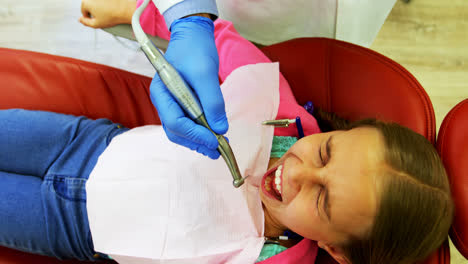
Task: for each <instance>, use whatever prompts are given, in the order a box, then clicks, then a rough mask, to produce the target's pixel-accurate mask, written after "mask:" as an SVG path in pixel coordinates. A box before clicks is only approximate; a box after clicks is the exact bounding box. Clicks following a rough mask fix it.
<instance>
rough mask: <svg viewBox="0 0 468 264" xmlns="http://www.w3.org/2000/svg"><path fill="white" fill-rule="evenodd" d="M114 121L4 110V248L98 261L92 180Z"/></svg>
mask: <svg viewBox="0 0 468 264" xmlns="http://www.w3.org/2000/svg"><path fill="white" fill-rule="evenodd" d="M126 130H127V129H126V128H123V129H122V128H120V126H118V125H117V124H113V123H112V122H110V121H109V120H105V119H98V120H90V119H87V118H85V117H75V116H71V115H63V114H56V113H50V112H41V111H27V110H18V109H13V110H1V111H0V150H1V151H0V183H1V184H0V200H1V201H0V245H3V246H7V247H11V248H16V249H20V250H23V251H27V252H32V253H37V254H43V255H49V256H55V257H57V258H75V259H80V260H93V255H94V253H95V252H94V249H93V244H92V238H91V234H90V231H89V223H88V216H87V211H86V190H85V185H86V180H87V179H88V177H89V174H90V173H91V171H92V169H93V168H94V166H95V164H96V162H97V159H98V157H99V155H100V154H101V153H102V152H103V151H104V150H105V148H106V147H107V145H108V144H109V142H110V140H111V139H112V137H114V136H116V135H118V134H120V133H123V132H125V131H126Z"/></svg>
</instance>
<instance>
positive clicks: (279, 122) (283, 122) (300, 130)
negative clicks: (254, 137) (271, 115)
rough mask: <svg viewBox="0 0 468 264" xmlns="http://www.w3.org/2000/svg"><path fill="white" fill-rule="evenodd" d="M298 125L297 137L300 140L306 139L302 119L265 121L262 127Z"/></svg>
mask: <svg viewBox="0 0 468 264" xmlns="http://www.w3.org/2000/svg"><path fill="white" fill-rule="evenodd" d="M293 123H296V128H297V137H298V138H299V139H301V138H303V137H304V129H303V128H302V122H301V118H300V117H298V116H297V117H296V119H276V120H265V121H263V122H262V125H265V126H275V127H289V124H293Z"/></svg>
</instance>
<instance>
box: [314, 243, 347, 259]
mask: <svg viewBox="0 0 468 264" xmlns="http://www.w3.org/2000/svg"><path fill="white" fill-rule="evenodd" d="M317 245H318V246H319V248H321V249H323V250H325V251H327V252H328V254H330V256H332V257H333V258H334V259H335V260H336V261H337V262H338V263H340V264H351V262H349V261H348V260H347V259H346V257H345V256H344V254H343V252H342V251H341V250H340V249H339V248H337V247H335V246H333V245H330V244H327V243H325V242H322V241H318V242H317Z"/></svg>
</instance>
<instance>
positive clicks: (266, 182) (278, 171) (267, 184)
mask: <svg viewBox="0 0 468 264" xmlns="http://www.w3.org/2000/svg"><path fill="white" fill-rule="evenodd" d="M282 176H283V165H279V166H278V167H276V168H272V169H271V170H269V171H268V172H267V173H266V174H265V176H264V177H263V181H262V189H263V192H264V193H265V194H266V195H267V196H269V197H270V198H273V199H276V200H278V201H280V202H282V201H283V197H282V190H283V177H282Z"/></svg>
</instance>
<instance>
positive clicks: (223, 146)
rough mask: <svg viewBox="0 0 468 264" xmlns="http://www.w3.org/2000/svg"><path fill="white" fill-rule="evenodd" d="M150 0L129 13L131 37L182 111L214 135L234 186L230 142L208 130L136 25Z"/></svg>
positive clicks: (188, 92)
mask: <svg viewBox="0 0 468 264" xmlns="http://www.w3.org/2000/svg"><path fill="white" fill-rule="evenodd" d="M149 1H150V0H145V1H144V2H143V4H142V5H141V6H140V7H138V8H137V10H136V11H135V13H134V14H133V17H132V27H133V32H134V34H135V38H136V39H137V41H138V43H140V45H141V49H142V50H143V52H144V53H145V55H146V57H147V58H148V60H149V61H150V62H151V64H153V67H154V68H155V69H156V72H157V73H158V75H159V77H160V78H161V80H162V81H163V83H164V84H165V85H166V86H167V88H168V89H169V91H170V92H171V94H172V96H174V98H175V99H176V101H177V102H178V103H179V105H180V106H181V107H182V109H184V111H185V113H186V114H187V115H188V116H189V117H190V118H191V119H192V120H193V121H195V122H196V123H197V124H199V125H202V126H204V127H206V128H208V129H209V130H210V131H211V132H212V133H213V134H214V135H215V136H216V138H217V139H218V143H219V145H218V151H219V153H220V154H221V156H222V157H223V159H224V161H225V162H226V164H227V166H228V168H229V170H230V172H231V174H232V178H233V185H234V187H236V188H238V187H240V186H241V185H242V184H243V183H244V178H242V175H241V174H240V171H239V167H238V166H237V161H236V158H235V157H234V153H233V152H232V149H231V146H230V145H229V143H228V142H227V140H226V139H225V138H224V137H223V136H222V135H218V134H216V133H215V132H213V130H211V128H210V126H209V125H208V122H207V120H206V117H205V115H204V114H203V110H202V107H201V105H200V102H199V100H198V98H197V97H196V95H195V94H194V93H193V91H192V89H190V88H189V86H188V85H187V83H186V82H185V81H184V79H182V77H181V76H180V75H179V73H178V72H177V70H176V69H174V67H172V65H171V64H170V63H169V62H168V61H167V60H166V59H165V58H164V56H163V55H162V54H161V52H160V51H159V50H158V49H157V48H156V46H155V45H154V44H153V43H152V42H151V40H149V39H148V37H147V36H146V34H145V33H144V31H143V29H142V28H141V25H140V16H141V13H143V10H144V9H145V8H146V6H147V5H148V3H149Z"/></svg>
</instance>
